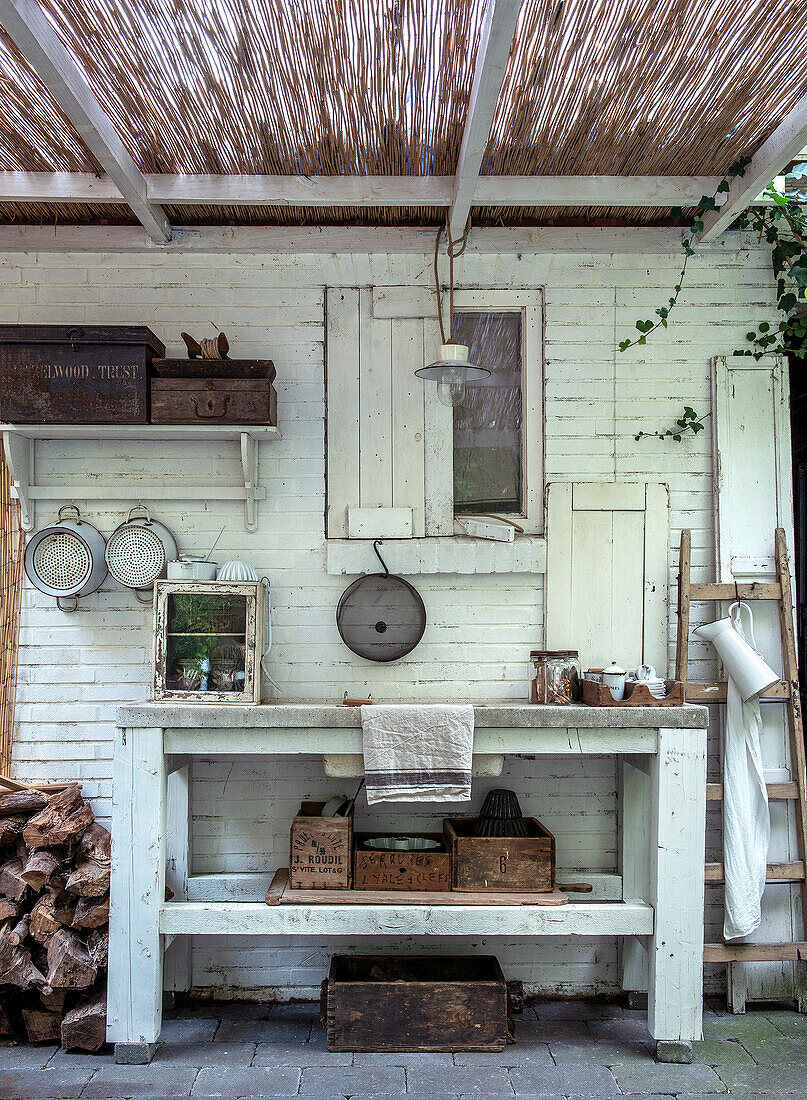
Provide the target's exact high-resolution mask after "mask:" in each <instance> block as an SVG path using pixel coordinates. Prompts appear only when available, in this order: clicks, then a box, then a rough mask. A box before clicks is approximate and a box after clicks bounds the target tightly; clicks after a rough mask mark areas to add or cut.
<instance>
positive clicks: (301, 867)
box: [289, 802, 353, 890]
mask: <svg viewBox="0 0 807 1100" xmlns="http://www.w3.org/2000/svg"><path fill="white" fill-rule="evenodd" d="M324 805H325V803H324V802H303V803H302V804H301V806H300V812H299V813H298V814H297V816H296V817H295V819H294V821H293V822H292V823H291V843H290V847H289V885H290V886H291V887H292V888H293V889H298V890H299V889H305V888H308V889H310V890H341V889H346V888H347V887H349V886H350V883H351V877H352V876H351V870H352V869H351V860H352V855H353V808H352V807H351V810H350V813H349V814H348V815H347V817H320V816H319V815H320V813H321V812H322V808H323V806H324Z"/></svg>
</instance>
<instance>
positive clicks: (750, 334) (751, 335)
mask: <svg viewBox="0 0 807 1100" xmlns="http://www.w3.org/2000/svg"><path fill="white" fill-rule="evenodd" d="M745 338H746V340H756V338H757V334H756V333H755V332H746V334H745Z"/></svg>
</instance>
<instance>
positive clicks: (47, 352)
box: [0, 325, 165, 424]
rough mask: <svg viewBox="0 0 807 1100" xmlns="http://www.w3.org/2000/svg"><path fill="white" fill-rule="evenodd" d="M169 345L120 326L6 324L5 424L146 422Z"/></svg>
mask: <svg viewBox="0 0 807 1100" xmlns="http://www.w3.org/2000/svg"><path fill="white" fill-rule="evenodd" d="M162 355H165V347H164V345H163V344H162V343H161V342H160V341H159V340H158V339H157V337H156V336H155V335H154V333H153V332H151V330H150V329H148V328H145V327H142V326H120V325H0V419H2V420H4V421H7V422H8V423H11V424H146V423H148V419H149V375H150V370H151V363H152V360H153V358H154V357H155V356H162Z"/></svg>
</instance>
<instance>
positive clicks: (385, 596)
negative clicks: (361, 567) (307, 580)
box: [336, 543, 426, 662]
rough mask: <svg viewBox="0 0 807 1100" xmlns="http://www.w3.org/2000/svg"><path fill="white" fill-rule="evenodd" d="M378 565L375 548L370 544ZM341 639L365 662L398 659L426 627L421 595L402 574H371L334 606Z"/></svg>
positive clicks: (356, 583)
mask: <svg viewBox="0 0 807 1100" xmlns="http://www.w3.org/2000/svg"><path fill="white" fill-rule="evenodd" d="M373 549H374V550H375V552H376V554H377V555H378V558H379V560H380V561H381V564H382V565H384V568H385V569H386V568H387V567H386V565H385V564H384V561H383V559H382V558H381V555H380V554H378V549H377V548H376V546H375V543H374V544H373ZM336 626H337V628H338V630H339V634H340V636H341V638H342V641H343V642H344V643H345V645H346V646H347V647H348V649H350V650H352V651H353V653H356V654H358V656H359V657H364V658H365V659H366V660H368V661H379V662H387V661H398V660H400V658H401V657H405V656H406V655H407V653H411V652H412V650H413V649H414V648H415V646H416V645H417V644H418V642H419V641H420V639H421V638H422V637H423V632H424V630H425V629H426V608H425V607H424V605H423V600H422V599H421V597H420V594H419V593H418V592H417V591H416V590H415V589H414V588H413V587H412V585H411V584H410V583H409V582H408V581H405V580H404V579H403V577H396V576H393V575H392V574H391V573H390V572H389V571H387V572H385V573H370V574H368V575H367V576H365V577H359V579H358V580H356V581H354V582H353V583H352V584H351V585H350V586H349V587H348V588H346V589H345V591H344V592H343V593H342V596H341V598H340V600H339V604H338V606H337V609H336Z"/></svg>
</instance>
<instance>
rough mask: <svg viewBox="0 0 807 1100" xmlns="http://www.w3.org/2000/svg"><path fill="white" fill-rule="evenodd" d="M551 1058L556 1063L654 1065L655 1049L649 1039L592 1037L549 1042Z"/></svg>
mask: <svg viewBox="0 0 807 1100" xmlns="http://www.w3.org/2000/svg"><path fill="white" fill-rule="evenodd" d="M549 1049H550V1051H551V1052H552V1058H553V1059H554V1061H555V1062H557V1064H558V1065H585V1066H592V1065H594V1066H615V1065H624V1064H626V1063H631V1064H633V1063H642V1062H649V1063H651V1064H653V1065H655V1061H656V1059H655V1049H654V1046H653V1044H652V1043H651V1041H650V1040H649V1039H647V1040H643V1041H639V1042H637V1041H636V1040H633V1039H631V1040H627V1041H625V1042H621V1043H611V1042H608V1041H607V1040H604V1039H599V1038H597V1037H592V1038H589V1039H586V1040H582V1041H580V1040H577V1041H576V1042H573V1043H550V1044H549Z"/></svg>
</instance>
